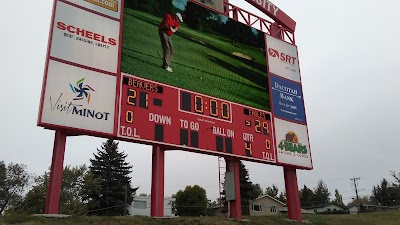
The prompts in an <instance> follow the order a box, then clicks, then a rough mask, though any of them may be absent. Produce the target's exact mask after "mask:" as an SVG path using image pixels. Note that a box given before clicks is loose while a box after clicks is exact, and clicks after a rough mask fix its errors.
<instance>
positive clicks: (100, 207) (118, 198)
mask: <svg viewBox="0 0 400 225" xmlns="http://www.w3.org/2000/svg"><path fill="white" fill-rule="evenodd" d="M93 155H94V159H90V163H91V165H90V166H89V171H90V173H91V174H92V175H93V178H95V179H99V180H100V186H99V189H98V190H92V191H89V192H87V193H86V199H87V201H88V206H89V214H94V215H102V216H121V215H124V214H126V213H127V212H128V211H127V210H126V205H125V200H126V203H127V204H131V203H132V201H133V198H132V193H133V192H135V191H136V189H133V188H131V178H130V177H129V174H130V173H131V172H132V171H131V169H132V166H130V165H129V163H127V162H126V161H125V159H126V156H127V155H126V154H125V153H124V152H119V151H118V143H117V142H114V140H111V139H109V140H107V141H106V142H103V145H102V146H101V149H97V154H93ZM125 196H126V199H125Z"/></svg>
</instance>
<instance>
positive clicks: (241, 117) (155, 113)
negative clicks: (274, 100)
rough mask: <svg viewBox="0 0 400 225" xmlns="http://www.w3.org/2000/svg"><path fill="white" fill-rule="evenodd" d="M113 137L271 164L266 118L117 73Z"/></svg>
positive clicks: (270, 134) (270, 128)
mask: <svg viewBox="0 0 400 225" xmlns="http://www.w3.org/2000/svg"><path fill="white" fill-rule="evenodd" d="M120 85H121V87H120V110H119V126H118V137H119V138H122V139H130V140H132V139H133V140H137V141H140V142H144V143H152V144H154V143H157V144H162V145H166V146H169V148H172V149H174V148H175V149H187V150H191V151H195V152H196V151H198V152H203V153H208V154H213V155H220V156H229V155H231V156H236V157H240V158H243V159H246V160H251V161H261V162H264V163H269V164H275V163H276V157H275V151H274V149H275V148H274V146H273V145H274V142H273V140H274V133H273V126H272V120H271V113H270V112H267V111H262V110H259V109H255V108H250V107H246V106H243V105H240V104H236V103H232V102H229V101H225V100H222V99H219V98H214V97H210V96H207V95H203V94H199V93H196V92H192V91H187V90H184V89H181V88H177V87H173V86H168V85H165V84H161V83H157V82H154V81H150V80H146V79H143V78H139V77H136V76H132V75H128V74H124V73H122V79H121V84H120Z"/></svg>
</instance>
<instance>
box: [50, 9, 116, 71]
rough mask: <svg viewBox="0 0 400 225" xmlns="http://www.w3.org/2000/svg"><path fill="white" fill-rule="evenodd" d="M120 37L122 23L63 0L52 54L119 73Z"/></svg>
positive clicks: (57, 17)
mask: <svg viewBox="0 0 400 225" xmlns="http://www.w3.org/2000/svg"><path fill="white" fill-rule="evenodd" d="M71 15H73V16H71ZM118 37H119V22H117V21H114V20H111V19H108V18H105V17H102V16H99V15H96V14H93V13H90V12H88V11H85V10H83V9H79V8H76V7H74V6H71V5H68V4H65V3H63V2H60V1H59V2H57V9H56V16H55V18H54V27H53V38H52V43H51V52H50V56H53V57H56V58H59V59H62V60H67V61H70V62H73V63H77V64H80V65H83V66H88V67H92V68H95V69H99V70H103V71H107V72H111V73H117V66H118V48H119V43H118Z"/></svg>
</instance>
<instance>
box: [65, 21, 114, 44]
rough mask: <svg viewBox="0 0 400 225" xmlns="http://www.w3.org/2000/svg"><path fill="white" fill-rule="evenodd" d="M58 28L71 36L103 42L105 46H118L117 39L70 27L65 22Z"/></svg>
mask: <svg viewBox="0 0 400 225" xmlns="http://www.w3.org/2000/svg"><path fill="white" fill-rule="evenodd" d="M57 28H58V29H59V30H62V31H68V32H69V33H71V34H76V35H79V36H81V37H84V38H87V39H90V40H94V41H98V42H101V43H103V44H109V45H112V46H115V45H117V40H116V39H115V38H111V37H106V36H104V35H101V34H98V33H95V32H92V31H89V30H86V29H82V28H79V27H77V26H74V25H68V24H65V23H63V22H57Z"/></svg>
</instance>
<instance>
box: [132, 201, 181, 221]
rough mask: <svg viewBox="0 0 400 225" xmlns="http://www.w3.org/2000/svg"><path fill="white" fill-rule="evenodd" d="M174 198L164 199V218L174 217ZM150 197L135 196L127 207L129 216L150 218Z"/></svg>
mask: <svg viewBox="0 0 400 225" xmlns="http://www.w3.org/2000/svg"><path fill="white" fill-rule="evenodd" d="M174 202H175V198H164V217H174V216H175V214H174V213H173V210H172V204H173V203H174ZM150 207H151V197H150V196H136V197H135V198H134V199H133V201H132V204H131V205H130V206H129V207H128V210H129V214H130V215H131V216H150Z"/></svg>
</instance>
